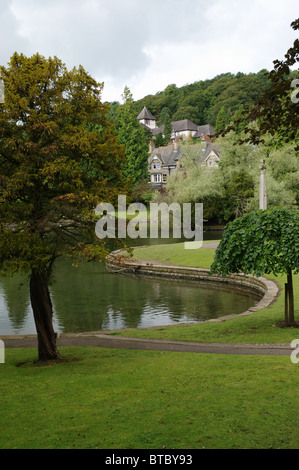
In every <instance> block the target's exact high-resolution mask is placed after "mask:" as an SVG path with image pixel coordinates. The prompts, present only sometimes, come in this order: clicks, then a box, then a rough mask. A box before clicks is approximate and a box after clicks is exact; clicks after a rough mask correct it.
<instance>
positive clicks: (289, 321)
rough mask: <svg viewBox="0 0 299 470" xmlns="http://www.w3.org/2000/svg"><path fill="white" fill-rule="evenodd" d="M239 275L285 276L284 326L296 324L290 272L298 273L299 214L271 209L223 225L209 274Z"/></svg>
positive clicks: (281, 209)
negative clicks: (271, 274)
mask: <svg viewBox="0 0 299 470" xmlns="http://www.w3.org/2000/svg"><path fill="white" fill-rule="evenodd" d="M240 272H243V273H244V274H253V275H256V276H262V275H264V274H270V273H274V274H275V275H278V274H286V275H287V284H286V296H285V324H286V325H287V326H294V325H295V324H296V322H295V318H294V294H293V280H292V273H293V272H295V273H298V272H299V214H298V211H291V210H287V209H284V208H279V207H275V208H273V207H272V208H269V209H267V210H258V211H253V212H250V213H249V214H246V215H244V216H243V217H240V218H238V219H235V220H234V221H233V222H230V223H229V224H228V225H227V226H226V228H225V230H224V232H223V236H222V239H221V242H220V244H219V246H218V248H217V250H216V253H215V258H214V262H213V263H212V266H211V273H217V274H221V275H223V276H227V275H228V274H230V273H240Z"/></svg>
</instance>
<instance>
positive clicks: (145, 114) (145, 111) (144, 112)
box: [137, 106, 156, 121]
mask: <svg viewBox="0 0 299 470" xmlns="http://www.w3.org/2000/svg"><path fill="white" fill-rule="evenodd" d="M137 119H139V120H140V119H150V120H152V121H153V120H154V121H156V118H155V116H153V115H152V113H151V112H150V111H149V110H148V109H147V108H146V107H145V106H144V108H143V110H142V111H141V112H140V113H139V114H138V116H137Z"/></svg>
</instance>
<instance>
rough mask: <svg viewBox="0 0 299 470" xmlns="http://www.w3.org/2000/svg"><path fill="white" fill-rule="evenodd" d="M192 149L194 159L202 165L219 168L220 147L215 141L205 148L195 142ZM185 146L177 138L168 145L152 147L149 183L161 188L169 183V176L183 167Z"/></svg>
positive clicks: (149, 163)
mask: <svg viewBox="0 0 299 470" xmlns="http://www.w3.org/2000/svg"><path fill="white" fill-rule="evenodd" d="M189 148H190V149H192V153H193V157H194V160H195V161H196V162H197V163H198V164H199V165H202V166H207V167H208V168H217V167H218V163H219V160H220V153H219V148H218V147H217V146H216V145H215V144H214V143H208V144H206V146H205V147H204V148H203V146H202V145H201V144H198V143H197V144H193V145H191V146H190V147H189ZM183 156H184V147H183V146H182V145H180V142H179V139H178V138H176V139H175V140H174V142H173V143H170V144H169V145H167V146H166V147H158V148H152V150H151V152H150V156H149V158H148V168H149V183H150V184H151V185H152V187H154V188H161V187H162V186H163V185H164V184H166V183H167V179H168V177H169V176H170V175H171V174H172V173H174V172H176V171H177V169H178V168H182V167H183V163H182V158H181V157H183Z"/></svg>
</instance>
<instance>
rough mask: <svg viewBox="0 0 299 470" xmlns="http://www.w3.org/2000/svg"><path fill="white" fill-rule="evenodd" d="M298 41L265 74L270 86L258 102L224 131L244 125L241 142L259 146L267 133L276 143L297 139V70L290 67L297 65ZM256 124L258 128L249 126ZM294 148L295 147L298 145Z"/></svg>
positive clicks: (298, 25)
mask: <svg viewBox="0 0 299 470" xmlns="http://www.w3.org/2000/svg"><path fill="white" fill-rule="evenodd" d="M291 27H292V28H293V29H294V30H298V29H299V19H296V20H295V21H293V22H292V23H291ZM298 58H299V39H296V40H295V42H294V44H293V46H292V47H291V48H290V49H289V50H288V51H287V53H286V54H285V60H275V61H274V69H273V70H272V71H271V72H270V73H269V74H268V79H269V81H270V87H269V88H267V89H266V91H265V92H264V93H263V94H262V96H261V97H260V98H259V99H257V100H256V101H255V103H254V106H252V107H251V108H250V109H249V110H245V111H244V113H243V116H242V118H241V119H240V120H238V121H237V122H236V124H234V125H232V126H231V127H229V128H228V129H227V130H226V132H228V131H229V130H231V129H235V128H236V126H238V125H239V124H240V122H241V123H245V124H246V126H245V131H246V134H247V136H246V138H245V139H244V140H243V141H244V142H251V143H254V144H259V143H261V142H264V141H265V136H267V135H268V134H270V135H272V136H273V137H275V139H276V141H277V144H281V143H282V142H283V143H286V142H290V141H292V140H294V139H298V128H299V114H298V99H297V98H298V83H299V82H298V80H299V79H298V71H297V72H296V71H292V69H291V67H292V66H293V65H295V64H296V63H297V62H298ZM252 122H257V123H258V125H257V126H251V125H250V124H251V123H252ZM297 147H299V146H298V144H297Z"/></svg>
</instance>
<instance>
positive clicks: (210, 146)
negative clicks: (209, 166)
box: [204, 144, 221, 160]
mask: <svg viewBox="0 0 299 470" xmlns="http://www.w3.org/2000/svg"><path fill="white" fill-rule="evenodd" d="M212 151H213V152H214V153H215V155H217V157H218V158H221V156H220V148H219V147H217V146H216V145H215V144H207V146H206V148H205V151H204V160H207V159H208V157H209V155H210V153H211V152H212Z"/></svg>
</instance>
